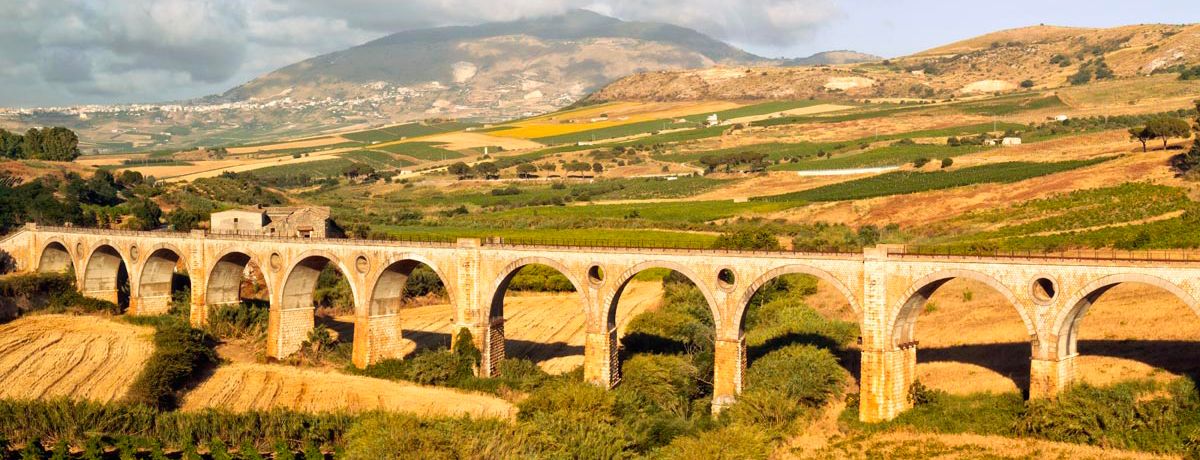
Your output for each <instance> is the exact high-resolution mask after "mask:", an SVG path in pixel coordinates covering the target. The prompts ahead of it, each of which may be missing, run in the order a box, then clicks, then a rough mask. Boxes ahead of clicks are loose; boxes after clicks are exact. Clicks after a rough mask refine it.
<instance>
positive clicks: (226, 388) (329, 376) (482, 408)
mask: <svg viewBox="0 0 1200 460" xmlns="http://www.w3.org/2000/svg"><path fill="white" fill-rule="evenodd" d="M208 408H218V409H227V410H233V411H246V410H270V409H275V408H288V409H292V410H299V411H305V412H329V411H352V412H357V411H367V410H388V411H397V412H408V413H413V414H417V415H436V416H462V415H471V416H476V417H499V418H511V417H512V416H513V415H514V414H516V409H515V408H514V407H513V405H512V404H510V403H509V402H507V401H505V400H503V399H500V398H497V397H495V396H489V395H484V394H479V393H469V392H465V391H458V390H454V389H450V388H439V387H426V386H421V385H415V384H411V383H404V382H394V381H390V380H382V379H375V378H369V377H360V376H354V375H345V374H341V373H338V372H334V371H325V370H316V369H303V368H297V367H292V366H284V365H274V364H256V363H233V364H229V365H224V366H221V367H219V368H218V369H217V371H216V372H215V373H214V374H213V375H212V377H209V378H208V379H206V380H205V381H204V383H202V384H201V385H200V386H198V387H196V388H195V389H193V390H192V391H190V392H188V394H187V396H186V397H185V398H184V401H183V410H185V411H196V410H202V409H208Z"/></svg>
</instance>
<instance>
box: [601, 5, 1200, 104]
mask: <svg viewBox="0 0 1200 460" xmlns="http://www.w3.org/2000/svg"><path fill="white" fill-rule="evenodd" d="M1197 64H1200V25H1195V24H1193V25H1170V24H1145V25H1132V26H1122V27H1114V28H1108V29H1093V28H1073V27H1055V26H1033V27H1024V28H1019V29H1011V30H1004V31H999V32H994V33H989V34H985V35H981V36H978V37H974V38H970V39H967V40H962V41H958V42H954V43H950V44H947V45H944V46H939V47H936V48H933V49H930V50H926V51H922V52H919V53H916V54H913V55H910V56H904V57H899V58H894V59H887V60H881V61H872V62H862V63H858V64H849V65H838V66H832V67H825V66H822V67H779V66H771V67H754V66H747V67H744V68H724V69H721V72H719V73H717V72H712V71H710V70H676V71H670V72H654V73H643V74H638V75H631V76H629V77H626V78H623V79H621V80H618V81H616V82H613V83H612V84H610V85H608V86H606V87H604V88H603V89H601V90H600V91H598V92H596V93H595V94H593V95H592V96H591V99H592V100H595V101H603V100H673V99H674V100H704V99H714V100H738V99H794V98H807V97H838V96H843V97H849V98H864V97H886V98H918V99H943V98H947V97H952V96H956V95H969V94H976V93H992V92H997V91H1008V90H1013V89H1017V88H1019V87H1020V86H1021V85H1022V84H1025V85H1032V86H1033V87H1034V88H1057V87H1062V86H1069V85H1071V84H1080V83H1086V82H1094V81H1098V80H1114V79H1122V78H1132V77H1136V76H1143V75H1149V74H1154V73H1163V72H1168V73H1170V72H1179V71H1180V70H1181V69H1183V68H1190V67H1191V66H1196V65H1197Z"/></svg>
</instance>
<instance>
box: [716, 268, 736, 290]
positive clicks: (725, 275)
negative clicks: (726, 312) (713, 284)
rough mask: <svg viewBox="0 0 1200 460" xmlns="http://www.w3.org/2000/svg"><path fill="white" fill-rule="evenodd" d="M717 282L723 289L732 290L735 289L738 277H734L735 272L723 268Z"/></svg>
mask: <svg viewBox="0 0 1200 460" xmlns="http://www.w3.org/2000/svg"><path fill="white" fill-rule="evenodd" d="M717 282H719V283H720V284H721V287H723V288H731V287H733V283H735V282H737V277H735V276H734V275H733V270H730V269H728V268H722V269H721V271H719V272H717Z"/></svg>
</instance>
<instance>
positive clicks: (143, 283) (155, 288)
mask: <svg viewBox="0 0 1200 460" xmlns="http://www.w3.org/2000/svg"><path fill="white" fill-rule="evenodd" d="M191 292H192V281H191V277H190V276H189V274H188V272H187V264H185V263H184V261H183V257H181V256H180V254H179V253H178V252H176V251H174V250H172V249H168V248H159V249H156V250H154V251H153V252H151V253H150V255H149V256H147V257H146V262H145V263H144V264H143V265H142V274H141V277H140V279H139V280H138V296H139V302H140V305H139V307H138V308H139V310H141V312H142V313H146V314H162V313H168V312H171V311H173V310H174V311H186V309H187V308H188V307H189V306H190V305H191V297H192V296H191Z"/></svg>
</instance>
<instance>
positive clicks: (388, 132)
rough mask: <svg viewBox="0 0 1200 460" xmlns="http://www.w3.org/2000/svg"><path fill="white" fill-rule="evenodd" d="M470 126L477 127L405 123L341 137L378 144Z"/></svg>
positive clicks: (448, 123) (458, 124) (457, 124)
mask: <svg viewBox="0 0 1200 460" xmlns="http://www.w3.org/2000/svg"><path fill="white" fill-rule="evenodd" d="M471 126H478V125H477V124H473V123H459V122H445V123H432V124H424V123H407V124H403V125H397V126H389V127H386V128H379V129H373V130H369V131H359V132H354V133H346V134H342V135H341V137H344V138H346V139H350V140H352V141H358V142H365V143H380V142H388V141H395V140H400V138H413V137H420V136H428V135H430V134H438V133H446V132H451V131H460V130H463V129H466V128H468V127H471Z"/></svg>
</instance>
